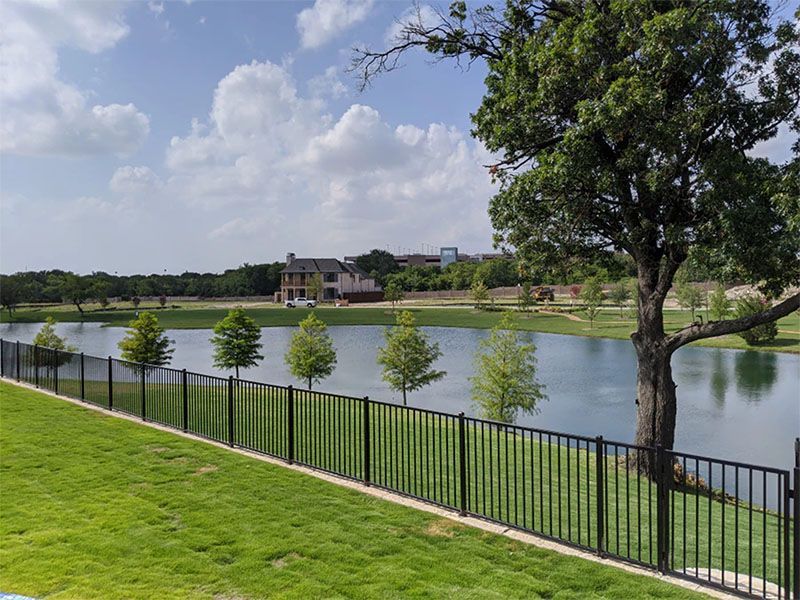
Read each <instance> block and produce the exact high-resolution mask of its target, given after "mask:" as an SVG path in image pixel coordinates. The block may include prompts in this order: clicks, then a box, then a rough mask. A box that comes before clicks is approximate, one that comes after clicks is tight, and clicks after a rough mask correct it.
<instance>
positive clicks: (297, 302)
mask: <svg viewBox="0 0 800 600" xmlns="http://www.w3.org/2000/svg"><path fill="white" fill-rule="evenodd" d="M316 305H317V301H316V300H310V299H308V298H295V299H294V300H287V301H286V308H296V307H298V306H307V307H308V308H314V307H315V306H316Z"/></svg>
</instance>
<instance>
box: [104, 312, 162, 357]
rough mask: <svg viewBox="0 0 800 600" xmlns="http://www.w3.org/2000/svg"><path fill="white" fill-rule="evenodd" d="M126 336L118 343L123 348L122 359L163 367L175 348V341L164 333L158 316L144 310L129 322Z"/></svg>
mask: <svg viewBox="0 0 800 600" xmlns="http://www.w3.org/2000/svg"><path fill="white" fill-rule="evenodd" d="M129 327H130V329H128V331H127V333H126V334H125V337H124V338H122V340H121V341H120V342H119V343H118V344H117V346H119V349H120V350H122V359H123V360H128V361H130V362H135V363H143V364H145V365H153V366H156V367H161V366H164V365H168V364H169V361H170V360H171V358H172V353H173V352H175V349H174V348H170V346H171V345H172V344H173V341H172V340H171V339H169V338H168V337H167V336H166V335H165V334H164V329H163V328H162V327H161V326H160V325H159V324H158V318H157V317H156V316H155V315H154V314H153V313H151V312H147V311H145V312H143V313H142V314H140V315H139V316H138V318H136V319H134V320H133V321H131V322H130V324H129Z"/></svg>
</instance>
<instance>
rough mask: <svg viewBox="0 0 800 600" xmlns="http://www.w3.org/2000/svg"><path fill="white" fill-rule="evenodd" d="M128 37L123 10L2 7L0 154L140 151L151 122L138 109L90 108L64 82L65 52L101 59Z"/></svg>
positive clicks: (84, 95)
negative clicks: (75, 51)
mask: <svg viewBox="0 0 800 600" xmlns="http://www.w3.org/2000/svg"><path fill="white" fill-rule="evenodd" d="M127 34H128V26H127V25H126V24H125V22H124V20H123V18H122V6H121V5H120V4H119V3H115V2H105V3H88V2H81V3H70V4H69V5H67V4H66V3H63V2H51V3H23V2H14V1H12V0H8V1H5V2H2V3H0V111H1V112H2V114H3V118H2V121H0V150H2V151H5V152H10V153H17V154H29V155H47V154H63V155H82V154H100V153H109V152H110V153H117V154H126V153H130V152H133V151H134V150H136V148H138V147H139V145H140V144H141V143H142V142H143V141H144V139H145V137H146V136H147V134H148V133H149V120H148V118H147V116H146V115H144V114H143V113H141V112H140V111H139V110H138V109H137V108H136V107H135V106H134V105H133V104H117V103H113V104H108V105H100V104H96V105H90V103H89V102H88V97H89V95H90V94H89V93H88V92H86V91H83V90H80V89H78V88H77V87H76V86H74V85H70V84H68V83H65V82H64V81H62V80H61V79H60V78H59V73H58V71H59V65H58V48H59V47H74V48H78V49H80V50H84V51H86V52H91V53H98V52H101V51H103V50H107V49H108V48H111V47H113V46H114V45H115V44H116V43H117V42H119V40H121V39H122V38H123V37H125V36H126V35H127Z"/></svg>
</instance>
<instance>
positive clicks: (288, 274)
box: [275, 252, 381, 302]
mask: <svg viewBox="0 0 800 600" xmlns="http://www.w3.org/2000/svg"><path fill="white" fill-rule="evenodd" d="M317 273H319V275H320V276H321V277H322V297H321V298H316V300H338V299H341V298H343V297H344V296H343V295H344V294H350V293H360V292H375V291H380V289H381V288H380V286H379V285H377V284H376V283H375V280H374V279H373V278H372V277H370V276H369V273H367V272H366V271H364V269H362V268H361V267H359V266H358V265H356V264H355V263H352V262H347V261H341V260H338V259H335V258H296V257H295V255H294V254H293V253H291V252H290V253H288V254H287V255H286V266H285V267H284V268H283V269H282V270H281V291H280V293H279V294H276V298H275V300H276V301H277V302H285V301H287V300H294V299H295V298H308V297H309V292H308V284H309V283H310V281H311V278H312V277H313V276H314V275H315V274H317Z"/></svg>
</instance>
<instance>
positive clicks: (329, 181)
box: [162, 62, 496, 262]
mask: <svg viewBox="0 0 800 600" xmlns="http://www.w3.org/2000/svg"><path fill="white" fill-rule="evenodd" d="M489 160H490V158H489V156H488V153H487V152H486V151H485V150H484V149H483V148H482V146H480V145H478V144H476V143H475V142H473V141H472V140H470V139H469V137H468V136H467V135H465V134H464V133H463V132H461V131H459V130H457V129H455V128H453V127H448V126H445V125H443V124H439V123H433V124H429V125H427V126H426V127H424V128H422V127H418V126H416V125H411V124H401V125H399V126H393V125H391V124H389V123H387V122H386V121H385V120H384V119H383V118H382V116H381V115H380V113H379V112H378V111H377V110H375V109H374V108H372V107H370V106H365V105H361V104H353V105H352V106H350V107H349V108H348V109H347V110H345V111H344V113H343V114H342V115H341V116H339V117H338V118H333V117H331V116H330V115H328V114H326V113H325V112H324V105H323V104H322V103H321V102H319V101H316V100H314V99H313V98H306V97H303V96H301V95H300V94H299V93H298V91H297V86H296V84H295V82H294V81H293V79H292V77H291V76H290V75H289V73H288V72H287V70H286V69H285V68H284V67H280V66H278V65H275V64H273V63H270V62H264V63H259V62H253V63H250V64H248V65H242V66H239V67H237V68H236V69H234V70H233V71H232V72H231V73H229V74H228V75H227V76H226V77H224V78H223V79H222V80H221V81H220V82H219V84H218V86H217V89H216V90H215V92H214V96H213V103H212V108H211V111H210V113H209V117H208V121H207V123H205V124H202V123H200V122H199V121H197V120H195V121H193V123H192V127H191V131H190V133H189V134H188V135H186V136H184V137H174V138H173V139H172V141H171V142H170V146H169V148H168V149H167V166H168V167H169V169H170V176H169V178H168V179H167V181H166V182H165V184H164V189H163V192H162V193H163V195H164V196H165V197H168V198H170V199H176V200H178V201H182V202H185V203H190V204H191V205H192V206H194V207H198V208H201V209H203V210H204V211H205V213H206V214H208V215H218V216H219V221H218V222H217V223H215V224H214V225H213V226H210V227H209V228H208V230H207V239H208V240H210V241H213V242H214V243H218V244H219V247H220V251H222V252H225V253H231V254H232V255H233V256H232V258H231V259H230V260H231V261H232V262H237V261H239V260H241V256H242V255H243V254H245V253H246V252H248V251H249V252H252V250H253V243H254V242H253V240H262V241H261V242H260V243H258V247H262V246H263V248H264V251H265V252H266V251H267V248H269V249H272V251H273V253H274V249H275V248H290V247H291V248H296V249H297V250H298V251H301V252H303V253H310V254H313V253H315V252H316V253H323V254H325V255H334V256H335V255H340V254H345V253H347V252H352V251H354V250H361V249H364V248H369V247H384V246H385V245H386V244H387V243H393V244H398V243H406V244H408V236H409V235H413V236H414V237H415V238H416V239H419V240H423V239H424V240H441V242H440V243H441V244H443V245H444V244H448V243H453V242H454V241H456V242H458V243H463V244H467V245H468V246H469V247H470V248H474V249H485V248H486V247H488V246H489V245H490V243H491V229H490V226H489V222H488V217H487V214H486V208H487V203H488V200H489V198H490V196H491V195H492V194H493V193H494V191H495V189H496V188H495V187H494V186H493V184H491V182H490V178H489V176H488V174H487V172H486V170H485V169H484V168H483V167H482V164H485V163H486V162H489ZM248 240H249V241H248ZM223 242H224V243H223ZM237 253H238V258H237Z"/></svg>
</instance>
